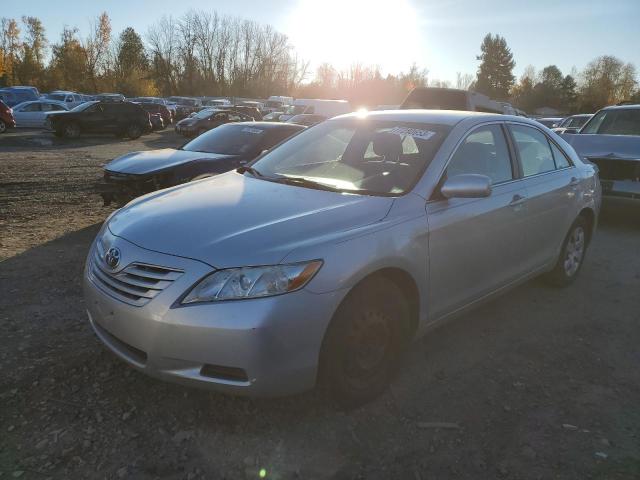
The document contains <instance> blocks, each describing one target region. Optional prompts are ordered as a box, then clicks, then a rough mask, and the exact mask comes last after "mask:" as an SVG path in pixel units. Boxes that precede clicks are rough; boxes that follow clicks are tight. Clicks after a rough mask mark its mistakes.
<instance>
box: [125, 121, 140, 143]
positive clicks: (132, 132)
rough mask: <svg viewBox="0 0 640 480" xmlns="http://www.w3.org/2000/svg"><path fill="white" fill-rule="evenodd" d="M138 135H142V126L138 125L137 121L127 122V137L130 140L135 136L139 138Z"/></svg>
mask: <svg viewBox="0 0 640 480" xmlns="http://www.w3.org/2000/svg"><path fill="white" fill-rule="evenodd" d="M140 135H142V128H141V127H140V125H138V124H137V123H131V124H129V126H128V127H127V137H129V138H130V139H131V140H135V139H136V138H139V137H140Z"/></svg>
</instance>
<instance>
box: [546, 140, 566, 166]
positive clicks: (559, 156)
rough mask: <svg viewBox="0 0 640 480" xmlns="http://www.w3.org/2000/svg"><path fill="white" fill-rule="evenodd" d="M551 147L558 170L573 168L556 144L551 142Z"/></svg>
mask: <svg viewBox="0 0 640 480" xmlns="http://www.w3.org/2000/svg"><path fill="white" fill-rule="evenodd" d="M549 144H550V145H551V151H552V152H553V159H554V160H555V161H556V168H558V169H560V168H567V167H570V166H571V162H569V159H568V158H567V156H566V155H565V154H564V152H562V150H560V149H559V148H558V147H557V146H556V144H555V143H553V142H549Z"/></svg>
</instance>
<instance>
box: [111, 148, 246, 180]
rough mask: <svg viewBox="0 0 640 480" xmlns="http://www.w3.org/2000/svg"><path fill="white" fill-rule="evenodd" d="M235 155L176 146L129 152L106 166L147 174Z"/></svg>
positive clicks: (122, 170) (113, 169)
mask: <svg viewBox="0 0 640 480" xmlns="http://www.w3.org/2000/svg"><path fill="white" fill-rule="evenodd" d="M233 157H234V155H221V154H218V153H204V152H188V151H186V150H176V149H174V148H163V149H161V150H149V151H145V152H132V153H127V154H126V155H123V156H121V157H118V158H116V159H115V160H112V161H111V162H109V163H108V164H107V165H106V166H105V167H104V168H105V170H108V171H110V172H115V173H126V174H131V175H145V174H149V173H153V172H157V171H160V170H164V169H165V168H171V167H176V166H178V165H181V164H184V163H188V162H193V161H194V160H200V159H208V160H216V159H220V160H224V159H229V158H233Z"/></svg>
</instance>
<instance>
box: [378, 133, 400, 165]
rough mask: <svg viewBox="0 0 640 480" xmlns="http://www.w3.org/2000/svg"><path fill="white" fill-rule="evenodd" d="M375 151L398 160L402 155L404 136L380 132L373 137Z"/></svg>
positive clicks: (388, 158) (389, 158)
mask: <svg viewBox="0 0 640 480" xmlns="http://www.w3.org/2000/svg"><path fill="white" fill-rule="evenodd" d="M373 152H374V153H375V154H376V155H378V156H379V157H384V158H385V159H387V160H397V159H398V158H399V157H400V155H402V138H401V137H400V135H396V134H394V133H390V132H379V133H376V135H375V137H373Z"/></svg>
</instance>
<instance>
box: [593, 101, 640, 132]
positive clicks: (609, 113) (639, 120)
mask: <svg viewBox="0 0 640 480" xmlns="http://www.w3.org/2000/svg"><path fill="white" fill-rule="evenodd" d="M580 133H598V134H601V135H640V108H621V109H612V110H600V111H599V112H598V113H596V114H595V115H594V116H593V118H592V119H591V120H590V121H589V123H587V124H586V125H585V126H584V127H583V128H582V130H580Z"/></svg>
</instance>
